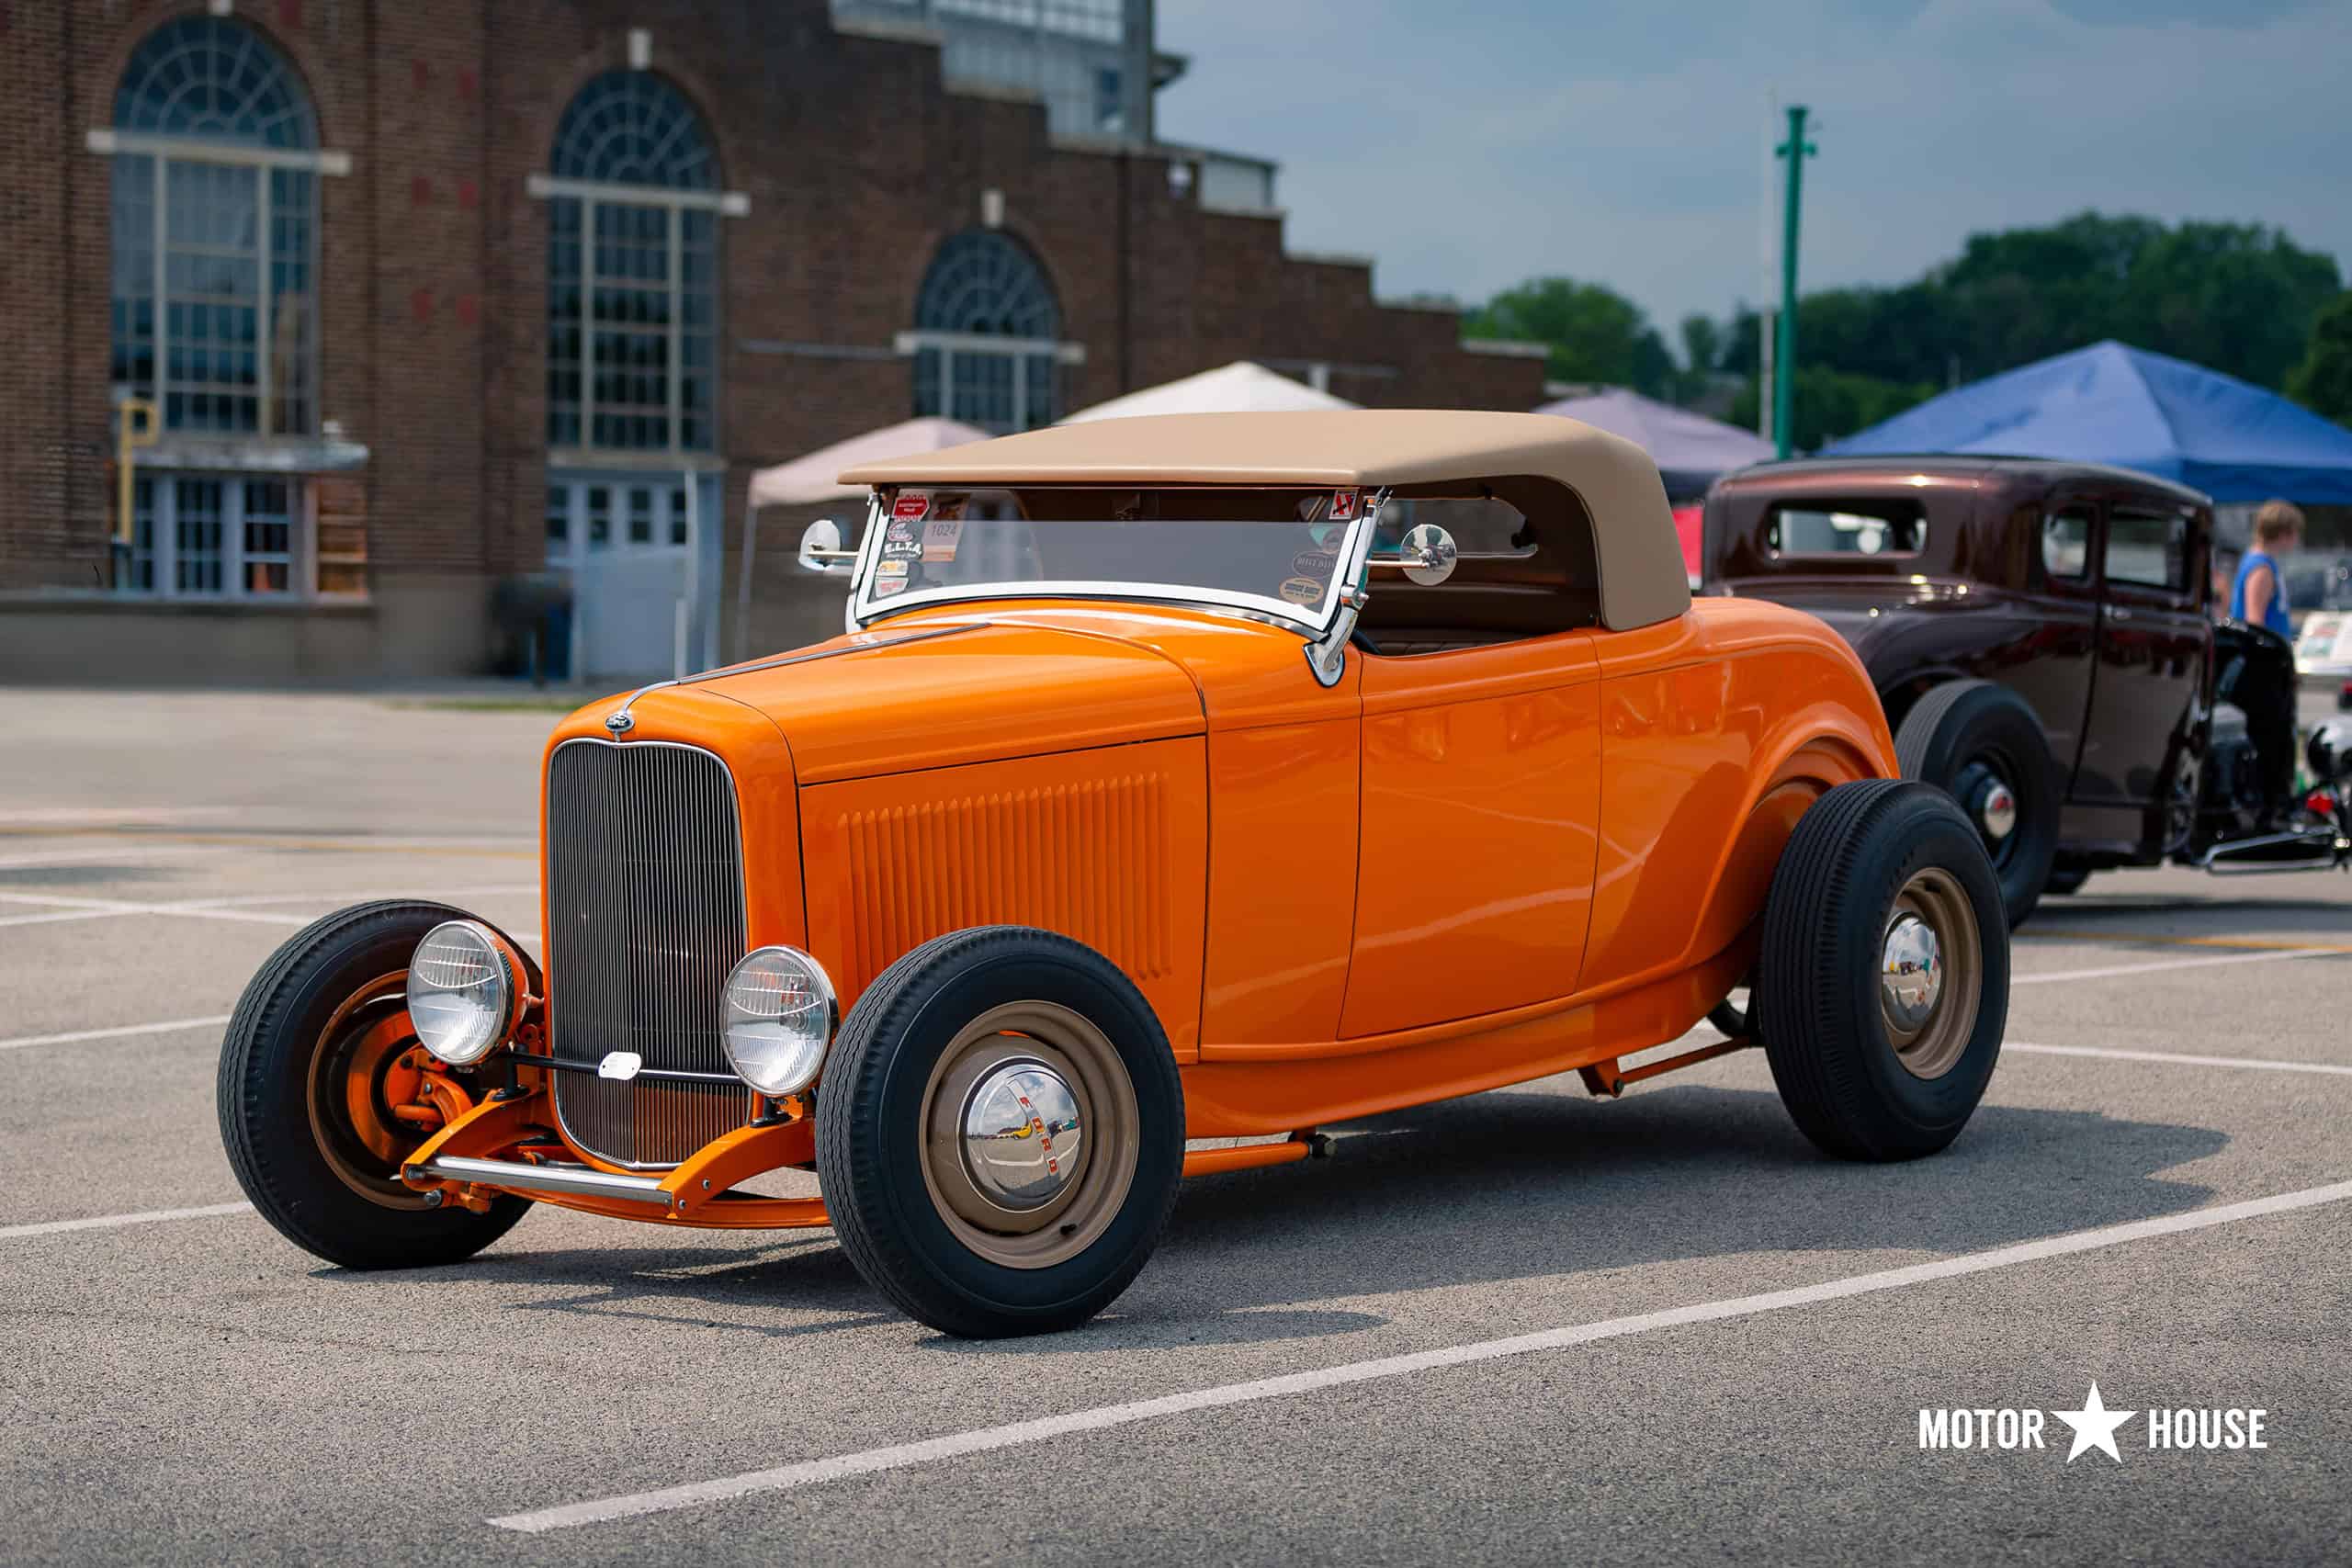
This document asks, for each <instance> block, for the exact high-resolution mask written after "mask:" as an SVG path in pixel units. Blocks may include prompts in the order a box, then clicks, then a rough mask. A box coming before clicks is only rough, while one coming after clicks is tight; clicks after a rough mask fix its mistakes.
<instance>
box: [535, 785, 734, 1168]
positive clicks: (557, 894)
mask: <svg viewBox="0 0 2352 1568" xmlns="http://www.w3.org/2000/svg"><path fill="white" fill-rule="evenodd" d="M547 814H548V819H547V845H548V931H547V954H548V989H549V993H550V994H549V1000H548V1022H549V1030H548V1044H549V1049H550V1050H551V1051H552V1052H553V1053H554V1054H555V1055H558V1056H560V1057H562V1058H564V1059H566V1060H568V1061H575V1062H583V1063H594V1062H601V1061H602V1060H604V1058H605V1055H608V1054H609V1053H611V1052H614V1051H633V1052H635V1053H637V1055H639V1056H641V1057H643V1058H644V1065H645V1066H649V1067H662V1068H668V1069H671V1070H673V1071H687V1072H707V1073H728V1072H729V1067H728V1065H727V1056H726V1053H725V1051H724V1049H723V1048H722V1047H721V1045H720V1043H719V1031H720V1027H721V1020H720V1003H719V987H721V986H722V985H723V984H724V983H725V981H726V978H727V972H728V971H729V969H730V968H732V967H733V966H734V964H735V963H736V961H737V960H738V959H740V958H741V957H742V956H743V944H744V917H743V852H742V833H741V823H740V820H739V818H738V817H737V811H736V801H735V784H734V781H733V779H732V778H730V777H729V774H728V772H727V766H726V764H725V763H723V762H721V761H719V760H718V758H717V757H715V756H713V755H712V754H711V753H709V752H707V751H704V750H698V749H696V748H694V747H689V746H679V745H673V744H670V743H666V742H662V741H654V740H638V741H630V742H628V743H626V744H620V745H615V744H611V743H609V742H605V741H600V740H572V741H567V742H565V743H564V744H563V745H561V746H559V747H557V748H556V751H555V755H554V757H553V758H552V759H551V760H550V761H549V763H548V804H547ZM551 1076H552V1077H553V1078H554V1079H555V1103H556V1113H557V1115H558V1116H559V1117H560V1119H561V1120H562V1123H563V1126H564V1130H565V1131H566V1132H568V1133H569V1134H571V1137H572V1138H573V1140H574V1141H575V1142H577V1143H578V1144H579V1145H581V1147H582V1148H584V1149H587V1150H588V1151H590V1152H591V1153H593V1154H595V1155H597V1156H601V1157H603V1158H605V1159H609V1160H612V1161H614V1162H615V1163H616V1164H620V1165H628V1166H635V1167H640V1168H643V1167H662V1166H672V1165H675V1164H677V1163H678V1162H679V1161H680V1160H682V1159H684V1158H685V1157H686V1156H688V1155H690V1154H692V1153H694V1151H695V1150H696V1149H698V1148H700V1147H701V1146H702V1145H705V1144H707V1143H708V1142H709V1141H710V1140H711V1139H713V1138H716V1137H718V1136H719V1135H720V1134H723V1133H727V1132H729V1131H731V1130H733V1129H734V1128H737V1127H740V1126H741V1125H743V1123H744V1122H746V1121H748V1120H749V1119H750V1117H751V1115H752V1099H751V1091H750V1090H749V1089H747V1088H745V1087H744V1086H743V1085H742V1084H741V1083H740V1082H738V1083H712V1084H701V1083H682V1082H675V1081H668V1080H648V1079H642V1078H640V1079H638V1080H635V1081H633V1082H619V1081H615V1080H610V1079H605V1078H599V1077H592V1076H590V1075H588V1074H585V1073H571V1072H559V1073H555V1074H552V1075H551Z"/></svg>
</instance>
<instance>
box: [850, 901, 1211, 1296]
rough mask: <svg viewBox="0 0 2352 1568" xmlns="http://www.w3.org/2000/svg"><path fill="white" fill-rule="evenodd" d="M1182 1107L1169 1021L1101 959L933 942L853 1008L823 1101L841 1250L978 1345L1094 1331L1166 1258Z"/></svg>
mask: <svg viewBox="0 0 2352 1568" xmlns="http://www.w3.org/2000/svg"><path fill="white" fill-rule="evenodd" d="M1183 1163H1184V1100H1183V1089H1182V1084H1181V1083H1180V1082H1179V1080H1178V1078H1177V1076H1176V1063H1175V1058H1174V1056H1173V1055H1170V1051H1169V1048H1168V1038H1167V1035H1166V1034H1165V1033H1164V1032H1162V1031H1161V1029H1160V1027H1159V1020H1158V1019H1157V1018H1155V1017H1154V1016H1153V1014H1152V1010H1151V1007H1150V1005H1149V1004H1148V1002H1146V1001H1145V1000H1144V998H1143V995H1142V993H1141V992H1139V991H1137V990H1136V987H1135V984H1134V982H1132V981H1130V980H1129V979H1128V978H1127V977H1126V976H1125V975H1124V974H1122V973H1121V972H1120V971H1119V969H1118V968H1117V966H1116V965H1114V964H1112V963H1111V962H1110V961H1109V960H1108V959H1105V958H1104V957H1103V956H1102V954H1100V953H1096V952H1094V951H1093V950H1092V949H1091V948H1089V947H1086V946H1085V945H1083V944H1082V943H1080V942H1073V941H1071V940H1070V939H1069V938H1068V937H1064V936H1058V935H1056V934H1054V933H1053V932H1050V931H1035V930H1031V929H1028V928H1025V927H1020V926H982V927H978V928H975V929H973V930H970V931H956V932H953V933H951V934H949V935H946V936H943V937H937V938H934V939H933V940H932V941H930V942H925V943H923V944H922V946H920V947H918V948H916V949H915V950H914V951H913V952H911V953H908V954H906V955H905V956H904V957H902V958H900V959H899V961H898V962H897V963H895V964H891V965H890V966H889V967H888V969H886V970H884V971H883V972H882V974H881V975H880V976H878V977H876V980H875V981H874V983H873V984H872V985H871V986H868V987H866V988H865V994H864V995H862V996H861V997H859V998H858V1000H857V1005H856V1006H854V1007H853V1008H852V1009H851V1010H850V1014H849V1018H848V1019H847V1021H844V1022H843V1023H842V1032H841V1037H840V1039H839V1040H838V1041H837V1042H836V1043H835V1044H834V1046H833V1051H832V1055H831V1060H829V1061H828V1062H827V1063H826V1064H825V1073H824V1077H823V1078H822V1079H821V1080H820V1083H819V1085H818V1089H817V1176H818V1180H819V1182H820V1185H821V1187H822V1188H823V1190H824V1195H825V1206H826V1208H827V1210H828V1211H829V1212H830V1213H831V1216H832V1222H833V1230H834V1233H835V1234H836V1235H839V1236H840V1238H841V1243H842V1250H844V1251H845V1252H847V1253H848V1254H849V1256H850V1260H851V1262H853V1263H854V1264H855V1265H856V1266H857V1270H858V1272H859V1273H860V1274H862V1275H864V1276H865V1280H866V1281H867V1282H868V1283H869V1284H871V1285H872V1286H873V1287H874V1288H875V1289H876V1290H877V1291H879V1292H882V1294H883V1295H885V1296H887V1297H888V1298H889V1299H890V1301H891V1302H892V1303H895V1304H896V1305H897V1306H898V1307H899V1309H900V1310H901V1311H903V1312H905V1313H906V1314H908V1315H909V1316H910V1317H913V1318H916V1319H919V1320H920V1321H922V1322H923V1323H926V1324H929V1325H931V1326H932V1327H933V1328H936V1329H939V1330H941V1331H942V1332H943V1333H947V1334H954V1335H958V1336H962V1337H967V1338H999V1337H1005V1336H1010V1335H1016V1334H1039V1333H1046V1332H1050V1331H1052V1330H1056V1329H1062V1328H1070V1327H1074V1326H1076V1325H1079V1324H1081V1323H1084V1322H1085V1321H1086V1320H1087V1319H1089V1318H1091V1317H1092V1316H1093V1315H1094V1314H1096V1313H1098V1312H1101V1311H1102V1310H1103V1308H1104V1307H1106V1306H1108V1305H1109V1304H1110V1303H1112V1302H1113V1301H1114V1299H1116V1298H1117V1296H1118V1295H1119V1293H1120V1292H1122V1291H1125V1289H1126V1288H1127V1285H1128V1284H1129V1283H1130V1282H1131V1281H1132V1280H1134V1279H1135V1277H1136V1274H1137V1273H1138V1272H1140V1271H1141V1269H1143V1266H1144V1262H1145V1260H1146V1259H1148V1258H1149V1257H1150V1256H1151V1252H1152V1249H1153V1247H1156V1246H1157V1245H1158V1244H1159V1236H1160V1233H1161V1232H1162V1231H1163V1230H1164V1229H1165V1228H1166V1226H1167V1224H1168V1215H1169V1212H1170V1209H1171V1208H1173V1206H1174V1204H1175V1201H1176V1187H1177V1182H1178V1179H1179V1178H1180V1176H1181V1175H1182V1170H1183Z"/></svg>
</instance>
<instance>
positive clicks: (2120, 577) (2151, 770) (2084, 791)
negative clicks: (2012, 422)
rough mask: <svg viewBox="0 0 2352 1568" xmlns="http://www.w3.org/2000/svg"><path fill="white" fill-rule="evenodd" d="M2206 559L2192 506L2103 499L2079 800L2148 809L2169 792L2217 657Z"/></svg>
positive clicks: (2126, 494) (2137, 498)
mask: <svg viewBox="0 0 2352 1568" xmlns="http://www.w3.org/2000/svg"><path fill="white" fill-rule="evenodd" d="M2203 555H2204V539H2203V536H2202V532H2201V530H2200V529H2199V526H2198V513H2197V512H2196V509H2195V508H2194V507H2191V506H2188V505H2186V504H2174V503H2172V502H2158V501H2151V500H2149V499H2146V498H2144V497H2142V496H2137V495H2133V494H2131V493H2129V492H2124V493H2119V494H2110V495H2109V496H2108V497H2107V498H2106V506H2105V518H2104V526H2103V527H2102V528H2101V530H2100V533H2099V546H2098V556H2099V626H2098V669H2097V671H2096V673H2095V675H2094V676H2093V680H2092V687H2091V707H2090V717H2089V719H2088V721H2087V722H2086V725H2085V727H2084V733H2083V748H2082V757H2081V760H2080V761H2079V762H2078V763H2077V764H2076V766H2075V789H2074V796H2073V798H2074V800H2075V803H2076V804H2078V805H2084V806H2103V807H2148V806H2150V805H2153V804H2154V802H2155V801H2156V800H2157V799H2158V798H2159V797H2160V796H2161V795H2163V793H2164V786H2165V778H2166V776H2167V774H2166V770H2167V769H2168V768H2169V767H2171V766H2172V764H2173V761H2174V758H2175V755H2176V747H2177V744H2178V741H2179V739H2180V738H2181V736H2182V734H2183V733H2184V731H2185V730H2186V728H2187V726H2188V723H2189V721H2190V710H2191V707H2192V705H2193V704H2194V702H2195V700H2196V697H2197V694H2198V693H2199V692H2200V691H2202V690H2203V689H2204V682H2205V671H2206V666H2207V664H2208V662H2209V661H2210V660H2211V649H2212V638H2213V631H2212V626H2211V623H2210V622H2209V621H2208V620H2207V619H2206V618H2205V614H2204V603H2203V601H2204V592H2203V591H2204V584H2203V581H2202V579H2203V576H2204V572H2205V565H2204V561H2203V559H2202V557H2203Z"/></svg>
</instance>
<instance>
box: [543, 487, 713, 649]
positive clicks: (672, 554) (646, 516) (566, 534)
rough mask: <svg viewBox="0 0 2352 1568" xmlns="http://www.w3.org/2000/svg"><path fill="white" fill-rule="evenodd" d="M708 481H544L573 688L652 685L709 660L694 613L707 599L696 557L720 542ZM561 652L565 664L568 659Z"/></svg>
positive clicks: (550, 562)
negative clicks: (566, 605) (567, 594)
mask: <svg viewBox="0 0 2352 1568" xmlns="http://www.w3.org/2000/svg"><path fill="white" fill-rule="evenodd" d="M717 503H718V494H717V489H716V486H715V484H713V483H712V482H711V481H710V480H709V479H707V478H705V477H701V476H697V477H696V478H695V479H694V480H693V481H692V493H690V491H689V480H688V479H687V477H686V476H685V475H683V474H626V473H611V474H606V473H596V474H571V475H563V474H557V475H550V476H549V477H548V496H547V539H548V557H547V559H548V568H549V569H550V570H556V571H561V572H565V573H567V574H569V575H570V577H571V589H572V594H571V597H572V610H571V635H570V637H568V638H567V639H564V640H565V641H567V642H568V644H569V646H568V648H559V649H554V650H552V651H553V652H554V654H555V656H556V657H557V658H559V659H563V660H564V662H565V664H566V665H567V666H568V668H567V669H566V670H563V671H556V672H557V673H559V674H568V675H569V676H570V677H571V679H573V680H580V681H607V680H608V681H615V682H622V681H629V680H636V679H639V678H642V679H646V680H655V679H661V678H663V677H667V676H671V675H673V674H676V673H678V672H679V671H682V670H683V671H687V672H692V671H696V670H700V669H702V668H703V667H704V665H705V664H706V663H707V660H706V658H705V649H704V642H705V639H706V637H707V627H706V626H704V624H703V623H704V621H705V620H706V618H707V617H706V616H704V615H702V614H701V613H700V609H701V604H700V602H702V601H707V600H709V599H711V594H710V592H709V581H708V579H707V576H705V575H704V572H703V570H701V569H702V562H701V561H700V560H699V559H698V555H699V553H700V552H699V548H698V547H700V546H701V544H702V543H703V540H704V539H706V538H708V539H716V538H717V537H718V535H717V531H716V528H715V527H714V521H715V520H714V519H713V517H712V513H713V511H714V509H715V508H716V506H717ZM567 655H568V657H566V656H567Z"/></svg>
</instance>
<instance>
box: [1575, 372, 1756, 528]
mask: <svg viewBox="0 0 2352 1568" xmlns="http://www.w3.org/2000/svg"><path fill="white" fill-rule="evenodd" d="M1535 412H1537V413H1556V414H1560V415H1563V416H1565V417H1566V418H1568V419H1577V420H1582V421H1583V422H1584V423H1587V424H1589V425H1591V426H1593V427H1594V428H1595V429H1598V430H1605V431H1607V432H1609V434H1611V435H1622V436H1623V437H1624V438H1625V439H1626V440H1628V441H1631V442H1633V443H1634V445H1635V446H1639V447H1641V448H1642V450H1644V451H1645V452H1647V453H1648V454H1649V455H1650V460H1651V461H1653V462H1655V463H1656V464H1657V467H1658V471H1659V472H1660V473H1662V474H1664V475H1665V476H1666V493H1667V494H1668V495H1670V496H1672V497H1674V498H1675V499H1677V500H1685V499H1689V498H1691V497H1695V496H1698V495H1701V494H1702V493H1704V491H1706V488H1707V487H1708V486H1709V485H1711V484H1713V482H1714V481H1715V479H1716V478H1717V477H1718V476H1720V475H1723V474H1727V473H1729V472H1731V471H1732V470H1733V469H1734V468H1746V467H1747V465H1748V464H1750V463H1761V462H1763V461H1765V460H1766V459H1767V458H1769V457H1772V456H1773V452H1772V444H1771V443H1770V442H1769V441H1767V440H1765V439H1764V438H1763V437H1761V436H1759V435H1758V434H1756V433H1755V432H1753V431H1748V430H1742V429H1740V428H1739V426H1737V425H1736V424H1725V423H1724V422H1723V421H1721V420H1719V419H1709V418H1708V417H1707V416H1706V415H1704V414H1700V413H1692V412H1691V411H1690V410H1689V409H1679V408H1676V407H1675V406H1674V405H1673V404H1671V403H1661V402H1658V401H1657V400H1654V399H1650V398H1645V397H1644V396H1642V395H1641V394H1640V393H1639V392H1629V391H1626V390H1625V389H1623V388H1622V387H1611V388H1609V389H1607V390H1605V391H1600V392H1595V393H1594V394H1592V395H1591V396H1590V397H1586V398H1564V399H1562V400H1560V401H1558V402H1556V403H1545V404H1544V406H1543V407H1542V408H1540V409H1537V410H1536V411H1535Z"/></svg>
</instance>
